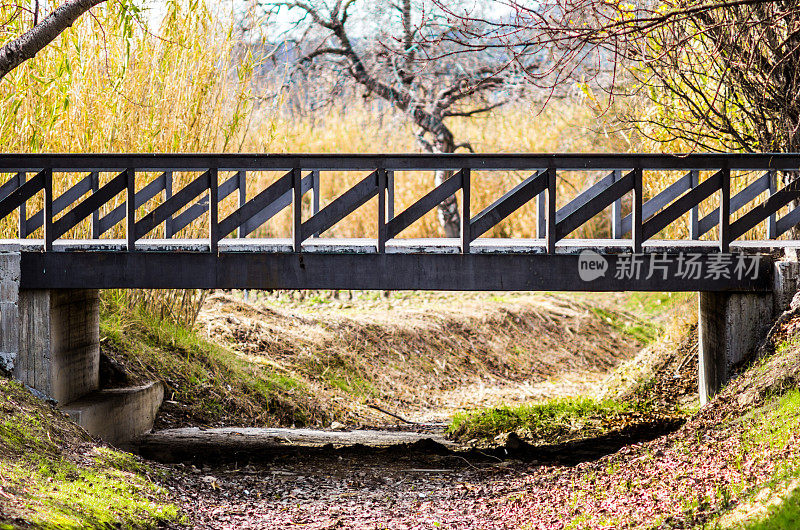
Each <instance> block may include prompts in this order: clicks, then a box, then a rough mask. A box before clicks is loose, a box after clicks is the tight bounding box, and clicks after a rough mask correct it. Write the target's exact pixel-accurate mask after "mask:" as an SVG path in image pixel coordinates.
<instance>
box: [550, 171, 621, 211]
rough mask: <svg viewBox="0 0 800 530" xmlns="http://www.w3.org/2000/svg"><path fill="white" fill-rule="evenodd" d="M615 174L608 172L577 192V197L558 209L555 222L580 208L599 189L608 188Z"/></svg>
mask: <svg viewBox="0 0 800 530" xmlns="http://www.w3.org/2000/svg"><path fill="white" fill-rule="evenodd" d="M614 179H615V175H614V173H613V172H612V173H609V174H608V175H606V176H605V177H603V178H602V179H600V180H598V181H597V182H595V183H594V184H592V185H591V186H589V187H588V188H586V189H585V190H583V191H582V192H580V193H579V194H578V196H577V197H575V198H574V199H572V200H571V201H569V202H568V203H567V204H566V205H565V206H564V207H563V208H561V209H559V210H558V211H557V212H556V222H557V223H560V222H561V221H563V220H564V219H566V218H567V217H568V216H570V215H572V214H573V213H575V212H576V211H578V210H579V209H580V208H582V207H583V206H584V205H585V204H586V203H587V202H589V201H590V200H592V199H593V198H594V197H596V196H597V194H599V193H600V192H601V191H603V190H605V189H608V187H609V186H611V185H612V184H613V183H614Z"/></svg>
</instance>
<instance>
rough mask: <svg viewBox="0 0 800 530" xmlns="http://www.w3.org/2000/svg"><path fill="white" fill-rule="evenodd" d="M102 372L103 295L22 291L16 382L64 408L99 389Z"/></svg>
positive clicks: (80, 291)
mask: <svg viewBox="0 0 800 530" xmlns="http://www.w3.org/2000/svg"><path fill="white" fill-rule="evenodd" d="M99 369H100V296H99V291H97V290H96V289H53V290H24V289H23V290H20V291H19V353H18V356H17V360H16V363H15V366H14V370H13V374H14V377H15V378H16V379H18V380H19V381H22V382H23V383H25V384H27V385H28V386H30V387H32V388H34V389H36V390H38V391H39V392H41V393H43V394H45V395H46V396H48V397H50V398H52V399H54V400H56V401H57V402H58V403H60V404H65V403H69V402H71V401H74V400H76V399H78V398H80V397H82V396H84V395H86V394H88V393H89V392H92V391H94V390H97V389H98V388H99V382H100V371H99Z"/></svg>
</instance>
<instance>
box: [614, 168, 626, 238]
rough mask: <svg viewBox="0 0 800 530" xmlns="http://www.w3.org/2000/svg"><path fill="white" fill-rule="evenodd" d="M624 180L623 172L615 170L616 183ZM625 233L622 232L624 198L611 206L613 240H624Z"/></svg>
mask: <svg viewBox="0 0 800 530" xmlns="http://www.w3.org/2000/svg"><path fill="white" fill-rule="evenodd" d="M621 178H622V171H621V170H619V169H615V170H614V182H616V181H618V180H619V179H621ZM624 235H625V233H624V232H623V231H622V198H619V199H617V200H616V201H614V202H613V203H612V204H611V238H612V239H622V236H624Z"/></svg>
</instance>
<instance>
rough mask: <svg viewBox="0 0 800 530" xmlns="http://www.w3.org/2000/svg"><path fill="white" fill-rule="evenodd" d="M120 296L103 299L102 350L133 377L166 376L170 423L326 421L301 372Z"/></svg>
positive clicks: (164, 416)
mask: <svg viewBox="0 0 800 530" xmlns="http://www.w3.org/2000/svg"><path fill="white" fill-rule="evenodd" d="M123 302H124V301H123V299H122V298H118V297H115V296H114V293H113V292H110V293H109V294H107V295H106V296H105V297H104V299H103V309H102V311H101V315H100V333H101V344H102V348H103V351H104V353H106V354H107V355H108V356H109V357H112V358H113V359H114V360H115V361H117V362H118V363H120V364H122V365H123V366H125V367H126V369H127V370H129V371H130V375H131V376H132V377H133V378H134V379H136V380H137V381H136V382H141V381H143V380H148V379H150V380H152V379H159V380H163V381H164V382H165V383H166V384H167V387H168V390H167V394H166V402H165V405H164V407H163V409H162V411H163V412H164V414H161V415H160V418H161V420H163V421H170V422H171V423H170V424H169V425H170V426H174V425H188V424H193V425H208V426H211V425H225V424H231V423H233V422H235V423H237V424H239V425H264V424H268V423H271V424H275V423H278V424H284V425H292V424H295V425H308V424H312V423H325V422H327V421H328V419H327V415H326V413H325V412H324V411H322V409H321V407H318V406H316V401H315V399H314V398H313V396H312V395H311V393H310V391H309V390H308V388H307V386H306V384H305V383H304V382H303V381H302V380H301V379H300V378H298V377H295V376H294V375H293V374H291V373H289V372H287V371H285V370H281V368H280V367H279V366H276V365H275V364H267V363H260V362H257V360H252V359H248V358H245V357H244V356H242V355H239V354H237V353H236V352H234V351H233V350H231V349H229V348H227V347H225V346H224V345H220V344H217V343H214V342H211V341H208V340H206V339H204V338H203V337H201V336H200V334H199V333H198V332H196V331H195V330H193V329H190V328H187V327H186V326H184V325H181V324H178V323H175V322H172V321H170V320H164V319H160V318H157V317H155V316H152V315H150V314H148V313H147V312H145V311H137V310H131V309H129V308H127V307H124V306H123ZM162 426H167V425H162Z"/></svg>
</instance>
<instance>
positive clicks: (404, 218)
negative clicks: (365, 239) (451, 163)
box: [386, 171, 463, 239]
mask: <svg viewBox="0 0 800 530" xmlns="http://www.w3.org/2000/svg"><path fill="white" fill-rule="evenodd" d="M462 184H463V172H461V171H458V172H456V173H454V174H453V175H451V176H450V178H449V179H447V180H445V181H444V182H442V183H441V184H439V185H438V186H437V187H436V188H434V189H432V190H431V191H429V192H428V193H426V194H425V195H424V196H422V197H421V198H420V199H418V200H417V201H416V202H415V203H414V204H412V205H411V206H409V207H408V208H406V209H405V210H403V211H402V212H401V213H400V214H398V215H396V216H395V217H394V218H393V219H391V220H390V221H389V222H387V223H386V238H387V239H392V238H394V237H396V236H397V234H399V233H400V232H402V231H403V230H405V229H406V228H408V227H409V226H411V225H412V224H414V222H415V221H417V220H418V219H420V218H421V217H422V216H423V215H425V214H426V213H428V212H429V211H431V210H433V209H434V208H436V207H437V206H438V205H439V204H441V203H442V201H444V200H446V199H447V198H448V197H450V196H451V195H453V194H455V192H457V191H458V190H460V189H461V186H462Z"/></svg>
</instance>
